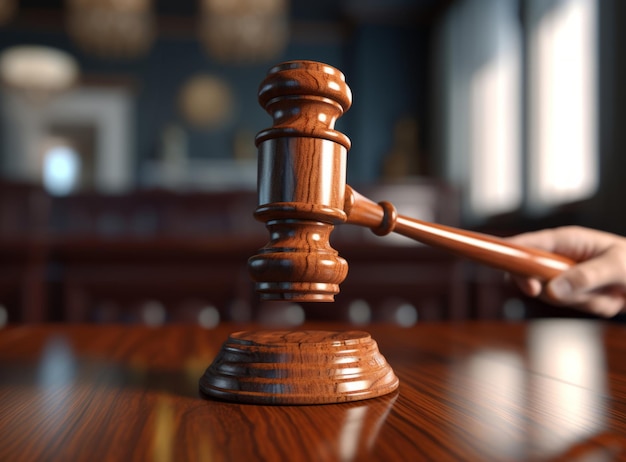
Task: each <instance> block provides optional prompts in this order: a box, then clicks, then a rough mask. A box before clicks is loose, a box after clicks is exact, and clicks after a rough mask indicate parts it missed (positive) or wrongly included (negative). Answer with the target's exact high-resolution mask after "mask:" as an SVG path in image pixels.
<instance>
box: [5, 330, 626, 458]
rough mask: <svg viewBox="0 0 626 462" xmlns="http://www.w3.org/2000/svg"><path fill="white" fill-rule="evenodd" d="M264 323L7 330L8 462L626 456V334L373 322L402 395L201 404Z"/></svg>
mask: <svg viewBox="0 0 626 462" xmlns="http://www.w3.org/2000/svg"><path fill="white" fill-rule="evenodd" d="M256 327H257V326H242V325H228V324H225V325H221V326H220V327H218V328H216V329H212V330H209V329H202V328H199V327H194V326H187V325H172V326H166V327H159V328H149V327H139V326H137V327H129V326H115V325H110V326H90V325H74V326H63V325H41V326H14V327H9V328H6V329H3V330H0V460H7V461H11V460H27V461H30V460H32V461H35V460H51V459H52V460H89V461H94V460H111V461H113V460H115V461H119V460H157V461H170V460H171V461H174V460H176V461H178V460H186V461H193V460H272V461H274V460H289V461H293V460H311V461H325V460H338V461H350V460H363V459H368V460H381V461H389V460H436V461H445V460H454V461H456V460H514V461H516V460H520V461H521V460H594V461H597V460H600V461H603V460H620V458H623V459H626V436H625V435H626V362H625V361H624V357H626V328H625V327H624V326H621V325H616V324H611V323H605V322H598V321H591V320H541V321H533V322H529V323H519V324H505V323H479V322H476V323H460V324H446V323H433V324H422V325H418V326H415V327H412V328H400V327H394V326H388V325H371V326H369V328H368V330H369V332H370V333H371V334H372V336H373V337H374V338H375V339H376V341H377V342H378V344H379V347H380V350H381V352H382V353H383V355H384V356H385V357H386V358H387V360H388V361H389V363H390V364H391V366H392V367H393V369H394V371H395V373H396V374H397V375H398V377H399V378H400V388H399V391H398V392H396V393H393V394H391V395H387V396H383V397H380V398H375V399H371V400H365V401H360V402H355V403H349V404H331V405H321V406H258V405H246V404H236V403H227V402H221V401H216V400H211V399H203V398H202V397H201V396H200V394H199V391H198V379H199V378H200V376H201V375H202V373H203V372H204V370H205V368H206V367H207V366H208V365H209V364H210V363H211V361H212V360H213V358H214V357H215V355H216V354H217V352H218V350H219V347H220V345H221V343H222V342H223V341H224V340H226V338H227V336H228V334H230V333H231V332H233V331H236V330H241V329H247V328H256ZM303 328H307V329H316V328H321V329H326V330H345V329H346V328H347V326H345V325H341V324H334V325H329V324H322V325H320V324H315V325H305V326H303Z"/></svg>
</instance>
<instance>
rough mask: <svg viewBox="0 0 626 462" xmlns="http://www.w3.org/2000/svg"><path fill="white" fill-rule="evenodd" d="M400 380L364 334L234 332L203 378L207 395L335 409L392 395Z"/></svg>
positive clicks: (235, 399)
mask: <svg viewBox="0 0 626 462" xmlns="http://www.w3.org/2000/svg"><path fill="white" fill-rule="evenodd" d="M397 388H398V378H397V377H396V375H395V374H394V373H393V370H392V369H391V367H390V366H389V363H388V362H387V361H386V360H385V357H384V356H383V355H382V354H380V351H379V349H378V345H377V344H376V341H375V340H374V339H372V337H371V335H370V334H368V333H367V332H363V331H354V330H352V331H328V330H295V331H285V330H262V331H241V332H235V333H233V334H231V335H230V336H229V337H228V340H226V342H224V344H223V345H222V348H221V349H220V352H219V353H218V355H217V357H216V358H215V360H214V361H213V363H211V366H209V367H208V368H207V370H206V372H205V373H204V375H203V376H202V378H201V379H200V390H201V391H202V392H203V393H205V394H207V395H208V396H211V397H214V398H218V399H224V400H227V401H236V402H241V403H252V404H331V403H333V404H334V403H345V402H347V401H361V400H364V399H371V398H375V397H378V396H382V395H386V394H388V393H392V392H393V391H395V390H396V389H397Z"/></svg>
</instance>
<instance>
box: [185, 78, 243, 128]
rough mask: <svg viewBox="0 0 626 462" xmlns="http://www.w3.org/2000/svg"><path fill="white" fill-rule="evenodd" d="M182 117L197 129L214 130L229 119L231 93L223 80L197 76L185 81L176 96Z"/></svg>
mask: <svg viewBox="0 0 626 462" xmlns="http://www.w3.org/2000/svg"><path fill="white" fill-rule="evenodd" d="M178 104H179V108H180V111H181V113H182V114H183V117H185V119H186V120H187V122H189V123H190V124H191V125H193V126H195V127H197V128H216V127H218V126H220V125H222V124H224V123H225V122H227V121H228V119H230V116H231V115H232V112H233V92H232V90H231V88H230V85H229V84H228V83H227V82H226V81H224V80H223V79H221V78H219V77H216V76H213V75H209V74H197V75H195V76H193V77H191V78H190V79H189V80H187V81H186V82H185V83H184V84H183V86H182V87H181V89H180V92H179V94H178Z"/></svg>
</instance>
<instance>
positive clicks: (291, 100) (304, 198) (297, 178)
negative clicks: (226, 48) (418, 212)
mask: <svg viewBox="0 0 626 462" xmlns="http://www.w3.org/2000/svg"><path fill="white" fill-rule="evenodd" d="M259 102H260V104H261V105H262V106H263V107H264V108H265V110H266V111H267V112H268V113H269V114H270V115H271V116H272V118H273V121H274V123H273V126H272V128H269V129H267V130H263V131H261V132H260V133H259V134H258V135H257V137H256V144H257V147H258V150H259V158H258V161H259V170H258V200H259V202H258V203H259V206H258V208H257V209H256V212H255V217H256V218H257V219H258V220H260V221H263V222H265V223H266V226H267V228H268V230H269V232H270V241H269V242H268V244H267V245H265V246H264V247H263V248H262V249H260V250H259V253H258V254H257V255H255V256H253V257H251V258H250V259H249V261H248V266H249V269H250V273H251V276H252V279H253V280H254V281H255V282H256V288H257V291H258V292H259V293H260V295H261V298H262V299H264V300H293V301H309V302H332V301H333V300H334V295H335V294H337V293H338V292H339V284H340V283H341V282H342V281H343V280H344V279H345V277H346V275H347V273H348V264H347V262H346V261H345V260H344V259H343V258H341V257H340V256H339V254H338V253H337V251H336V250H334V249H333V248H332V247H331V246H330V242H329V238H330V233H331V231H332V230H333V228H334V226H335V225H336V224H340V223H351V224H355V225H360V226H366V227H368V228H370V229H371V230H372V231H373V232H374V233H375V234H377V235H380V236H383V235H385V234H388V233H390V232H392V231H393V232H396V233H399V234H402V235H404V236H407V237H409V238H412V239H414V240H416V241H420V242H422V243H424V244H428V245H431V246H435V247H439V248H443V249H447V250H450V251H452V252H454V253H455V254H457V255H460V256H463V257H467V258H469V259H472V260H475V261H478V262H481V263H484V264H487V265H489V266H492V267H495V268H499V269H502V270H504V271H507V272H511V273H514V274H518V275H523V276H533V277H537V278H539V279H540V280H543V281H547V280H550V279H551V278H553V277H554V276H556V275H557V274H559V273H561V272H562V271H564V270H566V269H567V268H569V267H570V266H572V265H573V264H574V262H573V261H572V260H569V259H568V258H565V257H563V256H560V255H555V254H552V253H549V252H544V251H541V250H536V249H530V248H526V247H522V246H518V245H514V244H512V243H509V242H507V241H505V240H503V239H499V238H497V237H494V236H488V235H485V234H480V233H474V232H470V231H464V230H460V229H457V228H453V227H449V226H443V225H438V224H432V223H428V222H424V221H421V220H417V219H413V218H409V217H405V216H402V215H399V214H398V213H397V212H396V209H395V207H394V206H393V205H392V204H391V203H389V202H379V203H374V202H373V201H371V200H369V199H367V198H365V197H363V196H362V195H360V194H359V193H357V192H356V191H354V190H353V189H352V188H351V187H350V186H348V185H346V162H347V153H348V150H349V149H350V140H349V139H348V137H347V136H346V135H344V134H343V133H340V132H338V131H336V130H335V129H334V126H335V122H336V121H337V119H338V118H339V117H341V115H342V114H343V113H344V112H345V111H347V110H348V109H349V108H350V105H351V104H352V93H351V91H350V88H349V87H348V86H347V84H346V82H345V77H344V75H343V74H342V73H341V72H340V71H338V70H337V69H335V68H333V67H331V66H328V65H326V64H322V63H318V62H313V61H290V62H286V63H282V64H279V65H277V66H275V67H273V68H272V69H270V71H269V72H268V75H267V77H266V78H265V80H264V81H263V82H262V83H261V86H260V89H259Z"/></svg>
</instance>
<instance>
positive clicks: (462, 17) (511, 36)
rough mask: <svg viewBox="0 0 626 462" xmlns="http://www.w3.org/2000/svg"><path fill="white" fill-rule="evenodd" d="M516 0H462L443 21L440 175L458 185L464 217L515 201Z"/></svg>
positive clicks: (518, 187)
mask: <svg viewBox="0 0 626 462" xmlns="http://www.w3.org/2000/svg"><path fill="white" fill-rule="evenodd" d="M518 14H519V4H518V2H517V1H516V0H465V1H462V2H457V3H456V4H455V5H453V6H452V7H451V8H450V12H449V14H448V15H447V17H446V20H445V22H444V24H443V29H442V42H441V43H442V46H443V53H441V55H442V56H443V61H442V63H443V64H442V66H443V67H442V75H443V79H442V81H443V85H444V98H443V99H444V103H443V104H444V105H445V110H444V112H445V115H444V117H445V121H444V140H443V149H444V151H445V154H446V176H447V177H448V179H449V180H450V181H451V182H452V183H454V184H459V185H462V187H463V189H464V193H465V194H464V196H463V197H464V204H463V208H464V211H465V215H466V216H465V218H466V219H468V220H481V219H484V218H486V217H488V216H490V215H495V214H499V213H506V212H510V211H512V210H515V209H516V208H518V207H519V206H520V205H521V203H522V194H523V172H522V167H521V164H522V160H521V154H522V152H521V92H522V88H521V83H522V80H521V72H522V71H521V69H522V64H521V61H522V51H521V50H522V46H521V44H522V38H521V28H520V23H519V19H518Z"/></svg>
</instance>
